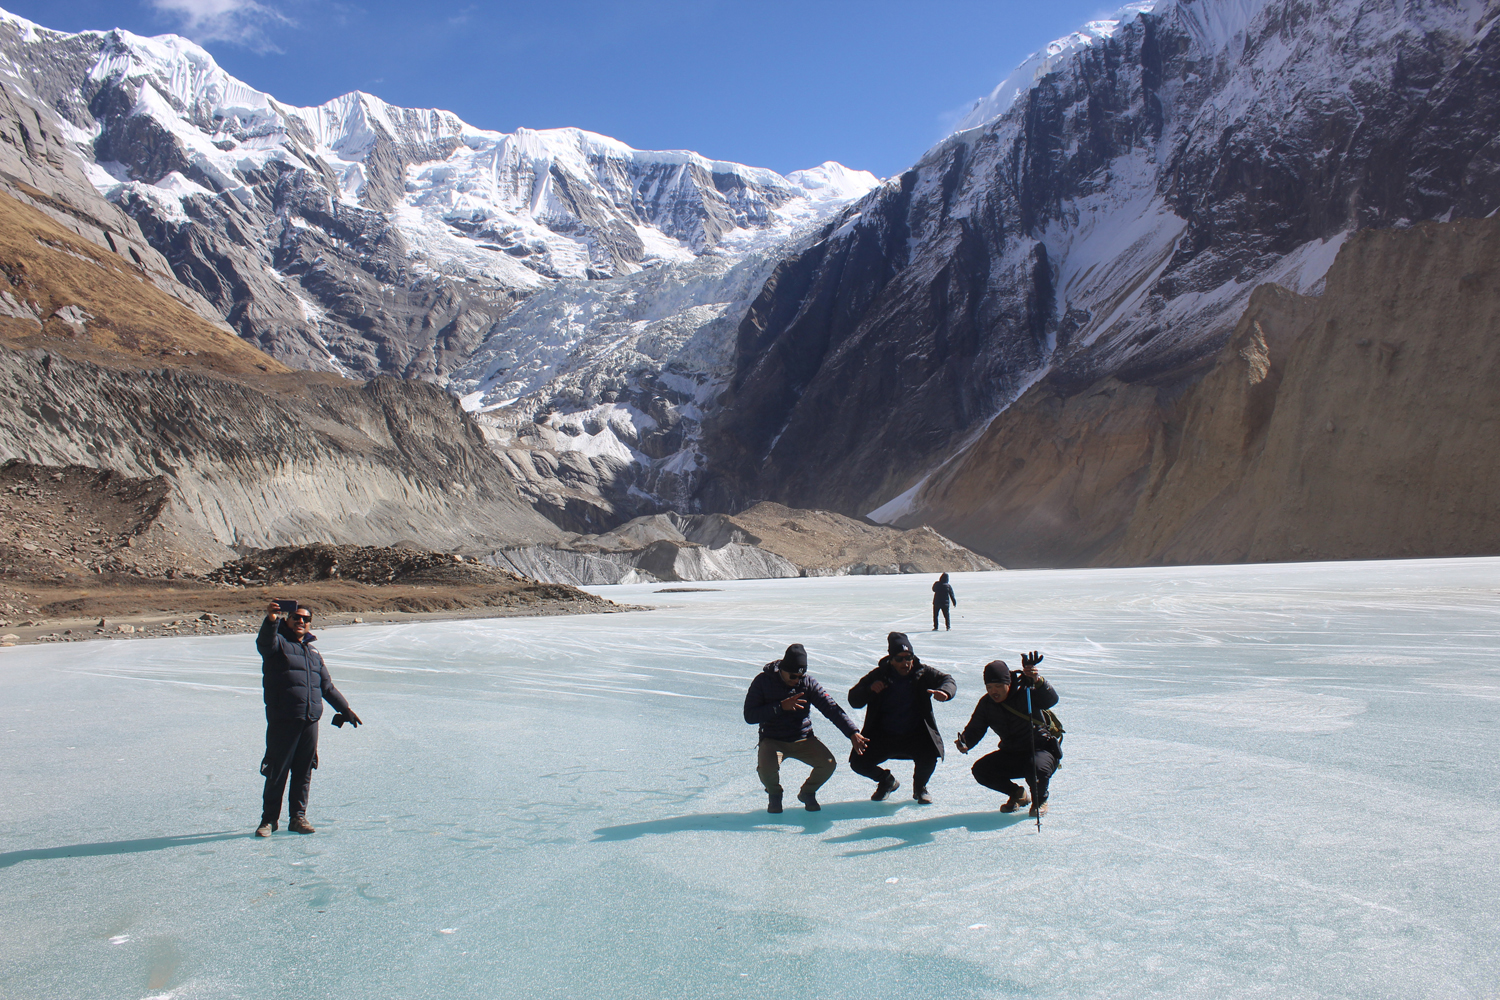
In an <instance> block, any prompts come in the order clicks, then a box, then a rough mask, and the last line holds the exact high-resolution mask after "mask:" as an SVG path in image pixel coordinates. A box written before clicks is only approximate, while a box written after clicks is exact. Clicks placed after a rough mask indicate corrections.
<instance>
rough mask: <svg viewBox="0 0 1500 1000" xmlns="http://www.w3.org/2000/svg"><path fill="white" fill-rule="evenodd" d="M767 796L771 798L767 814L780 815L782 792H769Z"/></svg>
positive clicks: (768, 802)
mask: <svg viewBox="0 0 1500 1000" xmlns="http://www.w3.org/2000/svg"><path fill="white" fill-rule="evenodd" d="M767 794H768V796H769V799H768V801H767V802H766V812H768V813H779V812H781V793H780V792H768V793H767Z"/></svg>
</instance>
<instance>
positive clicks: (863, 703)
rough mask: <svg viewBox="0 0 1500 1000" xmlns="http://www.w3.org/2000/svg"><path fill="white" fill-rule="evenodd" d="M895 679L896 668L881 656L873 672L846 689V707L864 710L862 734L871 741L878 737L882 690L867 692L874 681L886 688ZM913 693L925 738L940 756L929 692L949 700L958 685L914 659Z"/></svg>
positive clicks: (947, 676)
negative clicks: (941, 694)
mask: <svg viewBox="0 0 1500 1000" xmlns="http://www.w3.org/2000/svg"><path fill="white" fill-rule="evenodd" d="M897 676H899V675H898V674H897V673H896V668H895V667H894V666H893V665H892V664H891V658H890V657H889V656H882V657H881V658H880V662H879V663H878V664H876V666H875V669H874V670H872V671H870V672H869V673H868V674H865V675H864V676H863V677H861V678H860V679H859V683H858V684H856V685H854V686H853V687H852V688H850V689H849V704H850V705H852V706H854V707H855V708H863V709H864V710H865V728H864V733H865V735H866V736H868V737H869V738H870V739H872V740H873V739H877V738H878V737H879V736H880V734H881V726H880V716H881V714H882V712H883V710H884V708H885V693H886V692H885V690H882V691H881V692H880V693H879V694H876V693H875V692H874V691H871V690H870V685H871V684H874V683H875V682H876V681H883V682H885V684H886V688H887V689H889V686H890V684H891V682H892V681H894V680H895V679H896V678H897ZM911 683H912V691H913V693H914V696H915V698H916V700H917V706H916V707H917V715H918V716H919V717H920V718H921V720H922V727H923V729H924V730H925V731H926V733H927V738H928V739H930V740H932V746H933V749H935V750H936V751H937V755H938V756H939V757H942V756H944V754H943V737H942V735H941V734H939V733H938V727H937V719H936V718H934V717H933V714H932V695H930V694H928V693H927V692H928V691H942V692H943V693H944V694H946V695H947V696H948V697H949V698H952V697H953V696H954V695H955V694H957V693H958V685H957V684H956V683H954V680H953V678H952V677H951V676H949V675H948V674H945V673H943V672H942V671H941V670H939V669H937V668H936V667H929V666H928V665H927V664H925V663H923V662H922V661H921V660H917V661H916V663H915V664H914V665H913V666H912V671H911Z"/></svg>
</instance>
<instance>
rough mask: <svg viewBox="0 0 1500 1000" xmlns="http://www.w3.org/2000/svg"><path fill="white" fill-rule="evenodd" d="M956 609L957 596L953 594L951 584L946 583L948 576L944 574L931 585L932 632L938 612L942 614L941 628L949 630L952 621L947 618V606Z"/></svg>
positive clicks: (935, 627)
mask: <svg viewBox="0 0 1500 1000" xmlns="http://www.w3.org/2000/svg"><path fill="white" fill-rule="evenodd" d="M950 604H951V605H953V606H954V607H955V608H956V607H958V595H957V594H955V593H954V592H953V584H951V583H949V582H948V574H947V573H944V574H943V575H942V576H940V577H938V581H937V583H934V584H933V585H932V630H933V631H934V632H936V631H937V630H938V629H937V622H938V612H942V614H943V627H944V628H945V629H951V628H952V627H953V621H952V620H951V619H950V618H949V617H948V605H950Z"/></svg>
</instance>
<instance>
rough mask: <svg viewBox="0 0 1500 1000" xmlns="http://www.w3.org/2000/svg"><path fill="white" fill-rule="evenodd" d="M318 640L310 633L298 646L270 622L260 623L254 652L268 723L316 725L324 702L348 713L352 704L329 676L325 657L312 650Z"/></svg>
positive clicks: (284, 632)
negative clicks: (257, 655)
mask: <svg viewBox="0 0 1500 1000" xmlns="http://www.w3.org/2000/svg"><path fill="white" fill-rule="evenodd" d="M317 638H318V637H317V636H315V635H313V634H312V633H311V632H309V633H308V634H307V635H306V636H304V637H303V638H302V641H300V642H299V641H297V640H296V639H294V638H292V634H291V633H290V632H288V631H286V630H285V629H282V628H278V627H277V625H276V623H275V622H273V621H271V619H270V618H267V619H266V620H265V621H263V622H261V625H260V634H259V635H257V636H256V637H255V648H256V649H258V650H260V687H261V692H262V693H263V694H264V696H265V701H266V721H267V722H295V721H302V722H317V721H318V720H319V719H321V718H322V717H323V699H324V698H327V699H328V701H329V702H330V703H331V704H332V705H333V707H334V708H336V709H338V710H339V711H340V712H347V711H349V702H348V701H346V700H345V698H344V696H343V695H342V694H340V693H339V689H338V688H336V687H334V686H333V678H332V677H329V676H328V668H327V667H326V666H324V665H323V654H321V653H319V652H318V651H317V650H316V649H313V647H312V644H313V643H314V642H315V641H317Z"/></svg>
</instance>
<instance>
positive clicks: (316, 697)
mask: <svg viewBox="0 0 1500 1000" xmlns="http://www.w3.org/2000/svg"><path fill="white" fill-rule="evenodd" d="M283 615H285V616H286V624H285V625H278V622H279V621H280V620H281V618H282V616H283ZM311 627H312V612H311V611H310V610H308V609H307V608H303V607H299V606H298V605H297V602H296V601H272V602H271V606H270V607H269V608H267V609H266V620H265V621H263V622H261V626H260V634H259V635H257V636H256V637H255V648H256V649H257V650H259V651H260V680H261V691H262V693H263V695H264V698H265V703H266V756H265V758H264V759H263V760H262V761H261V764H260V773H261V774H263V775H265V776H266V789H265V795H264V797H263V802H262V806H261V813H260V826H259V827H258V828H256V831H255V835H256V836H257V837H269V836H270V835H271V833H272V831H274V830H275V829H276V828H277V826H278V820H279V819H280V818H281V797H282V792H283V791H284V790H285V789H286V783H287V777H288V775H290V777H291V780H292V787H291V791H290V792H289V793H288V794H287V815H288V816H289V817H290V819H289V821H288V823H287V829H288V830H290V831H291V832H293V833H313V832H315V831H314V830H313V828H312V825H311V824H309V823H308V822H307V795H308V791H309V790H310V789H311V787H312V773H313V769H314V768H316V767H317V766H318V720H319V719H321V718H322V717H323V701H324V699H327V700H328V701H329V702H330V703H331V704H332V705H333V707H334V708H336V709H337V710H338V714H336V715H335V716H334V717H333V721H334V724H335V725H342V724H343V723H344V722H346V721H347V722H349V723H350V724H351V725H353V726H355V727H356V728H357V727H358V726H359V725H360V723H361V722H362V721H363V720H361V719H360V717H359V716H357V715H355V714H354V710H353V709H351V708H350V707H349V702H348V701H347V700H346V699H345V698H344V696H343V695H342V694H340V693H339V689H338V688H336V687H334V686H333V678H331V677H329V676H328V668H327V667H326V666H324V664H323V656H322V654H321V653H319V652H318V651H317V650H316V649H314V648H313V645H312V644H313V643H314V642H315V641H317V638H318V637H317V636H315V635H313V634H312V632H310V631H309V629H310V628H311Z"/></svg>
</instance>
